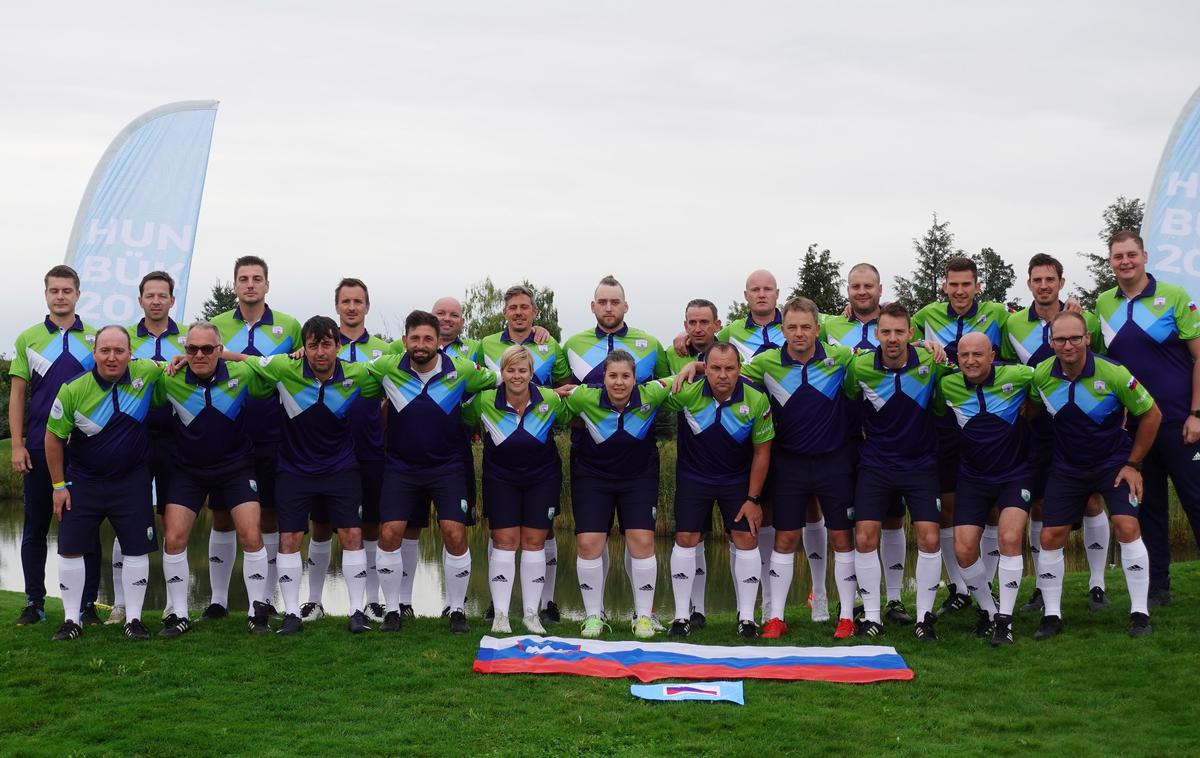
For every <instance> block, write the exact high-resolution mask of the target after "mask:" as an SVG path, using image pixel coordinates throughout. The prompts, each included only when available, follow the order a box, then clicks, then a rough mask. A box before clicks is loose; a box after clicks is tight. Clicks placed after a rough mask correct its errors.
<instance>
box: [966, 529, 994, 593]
mask: <svg viewBox="0 0 1200 758" xmlns="http://www.w3.org/2000/svg"><path fill="white" fill-rule="evenodd" d="M979 557H980V559H981V560H982V561H983V578H984V579H985V580H986V582H985V583H990V582H991V581H992V580H993V579H994V578H995V577H996V567H997V566H999V565H1000V527H998V526H996V525H995V524H987V525H985V526H984V527H983V536H982V537H981V538H980V539H979ZM959 568H960V569H961V568H962V567H961V566H960V567H959ZM964 578H965V577H964Z"/></svg>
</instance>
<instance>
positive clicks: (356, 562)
mask: <svg viewBox="0 0 1200 758" xmlns="http://www.w3.org/2000/svg"><path fill="white" fill-rule="evenodd" d="M342 565H343V566H365V565H367V551H366V550H363V549H362V548H359V549H358V550H343V551H342Z"/></svg>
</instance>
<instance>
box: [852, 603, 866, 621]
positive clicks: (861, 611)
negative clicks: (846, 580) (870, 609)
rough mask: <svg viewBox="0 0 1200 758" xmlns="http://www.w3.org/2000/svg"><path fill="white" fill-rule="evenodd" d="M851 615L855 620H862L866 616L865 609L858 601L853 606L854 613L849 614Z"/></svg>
mask: <svg viewBox="0 0 1200 758" xmlns="http://www.w3.org/2000/svg"><path fill="white" fill-rule="evenodd" d="M851 617H852V618H853V619H854V620H855V621H862V620H863V619H865V618H866V617H867V609H866V608H864V607H863V605H862V603H859V604H858V605H855V606H854V613H852V614H851Z"/></svg>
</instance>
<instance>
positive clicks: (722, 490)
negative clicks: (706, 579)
mask: <svg viewBox="0 0 1200 758" xmlns="http://www.w3.org/2000/svg"><path fill="white" fill-rule="evenodd" d="M747 486H749V482H738V483H737V484H703V483H701V482H696V481H693V480H691V479H687V478H685V477H682V476H676V477H675V531H676V532H700V533H703V532H704V530H705V529H711V528H712V507H713V501H716V503H717V507H718V508H720V509H721V516H722V518H723V519H724V521H725V530H726V531H733V532H748V531H750V522H748V521H747V520H746V519H745V518H744V517H743V518H742V519H741V520H740V521H737V522H735V521H734V520H733V519H734V517H735V516H737V513H738V511H740V510H741V509H742V506H743V505H745V503H746V492H747V490H746V488H747ZM651 528H653V527H651Z"/></svg>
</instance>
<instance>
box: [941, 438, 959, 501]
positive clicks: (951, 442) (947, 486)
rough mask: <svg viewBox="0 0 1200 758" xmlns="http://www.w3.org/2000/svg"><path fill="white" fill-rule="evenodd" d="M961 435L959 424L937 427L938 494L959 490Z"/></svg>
mask: <svg viewBox="0 0 1200 758" xmlns="http://www.w3.org/2000/svg"><path fill="white" fill-rule="evenodd" d="M960 434H961V432H960V431H959V429H958V425H957V424H955V425H954V426H941V425H939V426H938V427H937V476H938V492H954V491H955V490H957V489H958V440H959V435H960ZM955 502H957V500H956V501H955Z"/></svg>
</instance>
